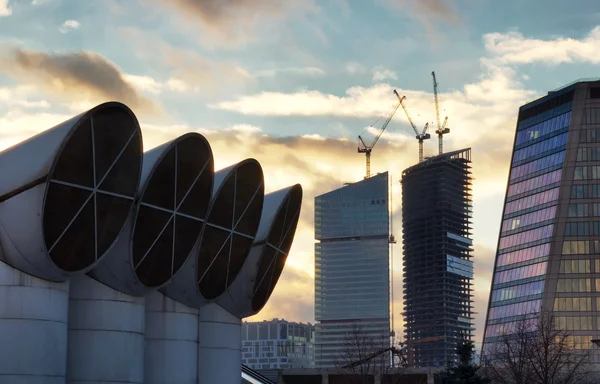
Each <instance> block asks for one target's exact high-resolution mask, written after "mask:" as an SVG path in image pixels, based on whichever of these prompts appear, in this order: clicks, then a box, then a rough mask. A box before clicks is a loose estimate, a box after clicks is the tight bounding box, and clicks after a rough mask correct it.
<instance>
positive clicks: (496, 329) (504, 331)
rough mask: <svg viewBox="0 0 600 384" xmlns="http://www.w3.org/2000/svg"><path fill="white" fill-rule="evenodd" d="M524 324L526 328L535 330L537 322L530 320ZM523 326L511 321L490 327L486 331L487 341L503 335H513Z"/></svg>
mask: <svg viewBox="0 0 600 384" xmlns="http://www.w3.org/2000/svg"><path fill="white" fill-rule="evenodd" d="M524 323H525V326H526V327H531V328H533V327H535V325H536V324H537V320H536V319H529V320H525V321H524ZM521 324H522V322H521V321H511V322H507V323H502V324H493V325H488V326H487V327H486V329H485V338H486V339H487V338H488V337H498V336H502V335H508V334H511V333H513V332H514V331H515V330H516V327H517V325H519V326H520V325H521Z"/></svg>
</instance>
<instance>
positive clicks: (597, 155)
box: [577, 147, 600, 161]
mask: <svg viewBox="0 0 600 384" xmlns="http://www.w3.org/2000/svg"><path fill="white" fill-rule="evenodd" d="M577 161H600V147H589V148H579V149H578V150H577Z"/></svg>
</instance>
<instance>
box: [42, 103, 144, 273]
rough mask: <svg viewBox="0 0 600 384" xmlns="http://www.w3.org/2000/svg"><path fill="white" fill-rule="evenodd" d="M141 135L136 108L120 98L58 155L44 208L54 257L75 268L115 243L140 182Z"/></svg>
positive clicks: (90, 118)
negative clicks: (132, 110)
mask: <svg viewBox="0 0 600 384" xmlns="http://www.w3.org/2000/svg"><path fill="white" fill-rule="evenodd" d="M141 151H142V138H141V134H140V130H139V126H138V123H137V120H136V119H135V117H134V116H133V113H131V111H130V110H129V109H127V108H126V107H124V106H122V105H121V104H118V103H107V104H103V105H101V106H99V107H97V108H96V109H94V110H92V111H91V112H90V113H89V114H88V115H86V116H84V117H83V118H82V120H81V121H80V122H79V123H78V125H77V126H76V127H75V128H74V129H73V130H72V131H71V134H70V135H69V137H68V138H67V139H66V141H65V144H64V145H63V147H62V148H61V149H60V151H59V154H58V156H57V157H56V158H55V161H54V164H53V165H52V168H51V171H50V174H49V183H48V185H47V188H46V196H45V200H44V208H43V230H44V241H45V244H46V248H47V250H48V254H49V255H50V258H51V259H52V261H53V262H54V263H55V264H56V265H57V266H58V267H59V268H61V269H62V270H64V271H68V272H76V271H80V270H83V269H86V268H88V267H90V266H91V265H93V264H95V263H96V262H97V261H98V260H99V259H100V258H101V257H102V256H103V255H104V254H105V253H106V251H108V249H109V248H110V247H111V246H112V244H113V242H114V240H115V239H116V238H117V236H118V234H119V232H120V231H121V229H122V228H123V225H124V224H125V221H126V219H127V216H128V215H129V213H130V211H131V208H132V206H133V201H134V196H135V193H136V191H137V188H138V185H139V175H140V169H141Z"/></svg>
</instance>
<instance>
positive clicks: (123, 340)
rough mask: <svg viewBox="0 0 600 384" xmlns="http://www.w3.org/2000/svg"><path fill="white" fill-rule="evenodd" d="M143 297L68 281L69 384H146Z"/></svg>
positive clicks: (88, 282) (89, 282)
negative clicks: (69, 284)
mask: <svg viewBox="0 0 600 384" xmlns="http://www.w3.org/2000/svg"><path fill="white" fill-rule="evenodd" d="M144 302H145V298H144V297H135V296H130V295H127V294H124V293H121V292H119V291H116V290H114V289H112V288H110V287H108V286H106V285H104V284H102V283H100V282H98V281H96V280H94V279H92V278H91V277H88V276H86V275H83V276H78V277H74V278H72V279H71V289H70V300H69V335H68V351H67V383H68V384H72V383H85V384H99V383H103V384H109V383H128V384H135V383H139V384H143V383H144V341H145V338H144V328H145V310H144Z"/></svg>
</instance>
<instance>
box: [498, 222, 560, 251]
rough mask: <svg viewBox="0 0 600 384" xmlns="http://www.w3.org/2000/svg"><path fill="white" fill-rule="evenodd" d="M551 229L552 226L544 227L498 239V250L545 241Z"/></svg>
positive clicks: (549, 235)
mask: <svg viewBox="0 0 600 384" xmlns="http://www.w3.org/2000/svg"><path fill="white" fill-rule="evenodd" d="M553 227H554V226H553V225H546V226H545V227H541V228H536V229H532V230H530V231H525V232H521V233H517V234H514V235H510V236H504V237H502V238H500V248H501V249H504V248H510V247H514V246H516V245H521V244H527V243H531V242H533V241H538V240H542V239H547V238H549V237H551V236H552V228H553Z"/></svg>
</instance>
